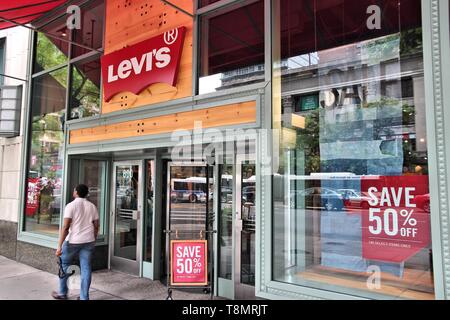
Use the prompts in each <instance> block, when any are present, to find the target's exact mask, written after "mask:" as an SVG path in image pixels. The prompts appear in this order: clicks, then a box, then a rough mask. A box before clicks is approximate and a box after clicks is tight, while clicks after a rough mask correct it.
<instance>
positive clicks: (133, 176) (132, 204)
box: [110, 161, 143, 275]
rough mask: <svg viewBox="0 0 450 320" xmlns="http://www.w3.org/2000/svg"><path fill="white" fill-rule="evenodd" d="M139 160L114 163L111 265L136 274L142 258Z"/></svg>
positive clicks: (141, 179) (116, 268)
mask: <svg viewBox="0 0 450 320" xmlns="http://www.w3.org/2000/svg"><path fill="white" fill-rule="evenodd" d="M142 181H143V173H142V162H141V161H134V162H116V163H114V178H113V182H114V185H113V193H112V194H113V197H112V201H113V203H112V206H111V207H112V208H113V210H112V212H111V214H112V216H113V219H112V223H113V228H112V233H111V235H112V239H111V240H112V241H111V255H110V256H111V259H110V266H111V268H112V269H115V270H119V271H123V272H126V273H130V274H134V275H139V274H140V262H141V260H142V258H141V255H142V254H141V248H142V244H141V239H142V236H141V216H142V214H141V213H142V187H141V185H142Z"/></svg>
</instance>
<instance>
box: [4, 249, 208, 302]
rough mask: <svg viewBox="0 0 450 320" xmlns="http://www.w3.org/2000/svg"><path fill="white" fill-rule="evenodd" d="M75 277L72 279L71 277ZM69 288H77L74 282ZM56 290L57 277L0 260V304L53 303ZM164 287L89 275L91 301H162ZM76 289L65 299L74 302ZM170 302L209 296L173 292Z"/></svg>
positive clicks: (111, 273)
mask: <svg viewBox="0 0 450 320" xmlns="http://www.w3.org/2000/svg"><path fill="white" fill-rule="evenodd" d="M74 277H75V276H74ZM73 282H74V284H73V285H69V288H70V287H71V286H73V288H78V287H79V285H78V284H79V279H76V278H74V280H73ZM57 287H58V276H57V275H54V274H51V273H48V272H45V271H41V270H38V269H35V268H32V267H30V266H27V265H24V264H21V263H18V262H16V261H13V260H10V259H7V258H5V257H3V256H0V300H53V298H52V297H51V295H50V294H51V292H52V290H55V289H57ZM166 295H167V289H166V287H165V286H164V285H163V284H162V283H161V282H159V281H152V280H149V279H143V278H138V277H134V276H131V275H128V274H124V273H120V272H115V271H110V270H102V271H96V272H94V273H93V275H92V285H91V292H90V298H91V300H164V299H165V298H166ZM78 296H79V290H78V289H72V290H71V291H70V293H69V299H71V300H76V299H77V297H78ZM172 296H173V298H174V300H208V299H209V295H207V294H204V293H192V292H185V291H179V290H174V291H173V294H172Z"/></svg>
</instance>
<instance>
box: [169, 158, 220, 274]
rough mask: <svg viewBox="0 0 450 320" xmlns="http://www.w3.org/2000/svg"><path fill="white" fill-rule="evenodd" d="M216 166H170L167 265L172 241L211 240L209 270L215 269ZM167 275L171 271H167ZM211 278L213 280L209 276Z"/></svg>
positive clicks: (209, 242) (209, 243)
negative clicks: (210, 235)
mask: <svg viewBox="0 0 450 320" xmlns="http://www.w3.org/2000/svg"><path fill="white" fill-rule="evenodd" d="M212 169H213V167H211V166H207V165H204V164H202V163H198V164H197V163H193V164H186V165H185V164H183V165H176V164H174V163H169V164H168V177H167V222H166V225H167V226H168V229H169V230H170V231H171V233H170V236H169V237H167V238H166V259H167V260H166V263H167V262H168V259H169V245H170V240H208V264H209V265H208V270H209V271H210V270H211V263H210V262H211V261H212V259H211V257H210V255H211V250H210V249H209V248H211V245H212V244H211V241H210V240H211V238H210V237H208V233H206V232H205V231H210V230H211V228H212V224H213V222H214V216H213V210H212V209H213V179H212ZM166 272H167V270H166ZM208 279H209V277H208Z"/></svg>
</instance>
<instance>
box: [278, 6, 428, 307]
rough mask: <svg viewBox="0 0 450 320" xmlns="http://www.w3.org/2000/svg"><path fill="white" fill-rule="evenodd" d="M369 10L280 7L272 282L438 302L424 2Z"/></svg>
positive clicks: (357, 7) (361, 7)
mask: <svg viewBox="0 0 450 320" xmlns="http://www.w3.org/2000/svg"><path fill="white" fill-rule="evenodd" d="M371 4H372V2H371V1H350V0H345V1H335V2H327V1H317V0H277V1H274V10H275V11H274V15H273V16H274V35H273V36H274V41H275V45H274V101H273V117H274V118H273V119H274V122H273V126H274V129H277V130H279V132H280V140H279V141H276V144H275V145H276V146H277V148H278V157H279V166H278V168H277V170H276V172H275V173H274V176H273V184H274V185H273V221H274V224H273V275H272V276H273V279H274V280H276V281H279V282H284V283H290V284H296V285H300V286H306V287H312V288H320V289H324V290H328V291H334V292H340V293H347V294H351V295H357V296H363V297H373V298H380V297H387V298H401V299H433V298H434V285H433V271H432V270H433V269H432V256H431V254H432V251H431V236H430V233H431V231H430V196H429V187H428V156H427V135H426V121H425V119H426V114H425V95H424V70H423V69H424V63H423V46H422V25H421V2H420V1H417V0H400V1H397V0H395V1H391V0H384V1H379V2H378V5H377V6H372V9H373V11H368V7H369V6H370V5H371ZM367 12H372V13H369V14H368V13H367ZM379 12H382V13H383V16H382V19H381V17H380V16H378V15H377V13H379Z"/></svg>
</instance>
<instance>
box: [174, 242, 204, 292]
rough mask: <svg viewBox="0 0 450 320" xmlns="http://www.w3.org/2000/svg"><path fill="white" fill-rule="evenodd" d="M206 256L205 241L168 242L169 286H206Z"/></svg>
mask: <svg viewBox="0 0 450 320" xmlns="http://www.w3.org/2000/svg"><path fill="white" fill-rule="evenodd" d="M206 254H207V241H206V240H172V241H171V242H170V271H171V272H170V274H171V281H170V282H171V285H172V286H204V285H207V284H208V262H207V261H208V258H207V255H206Z"/></svg>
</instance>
